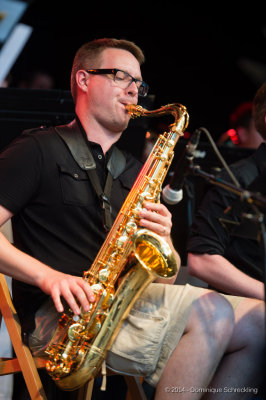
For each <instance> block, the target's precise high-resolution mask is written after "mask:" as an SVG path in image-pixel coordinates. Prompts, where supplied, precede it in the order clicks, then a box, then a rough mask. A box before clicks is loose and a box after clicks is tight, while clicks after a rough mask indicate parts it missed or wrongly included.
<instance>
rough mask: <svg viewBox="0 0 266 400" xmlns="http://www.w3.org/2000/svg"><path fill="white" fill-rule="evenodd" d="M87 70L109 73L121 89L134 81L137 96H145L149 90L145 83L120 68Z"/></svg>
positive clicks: (101, 73)
mask: <svg viewBox="0 0 266 400" xmlns="http://www.w3.org/2000/svg"><path fill="white" fill-rule="evenodd" d="M87 72H88V73H89V74H94V75H105V74H107V75H108V74H111V75H113V77H114V81H115V82H116V83H117V85H118V86H119V87H121V89H127V88H128V87H129V86H130V85H131V83H132V82H135V84H136V86H137V88H138V94H139V96H142V97H145V96H147V93H148V91H149V86H148V85H147V83H145V82H143V81H141V80H140V79H136V78H133V76H131V75H130V74H128V73H127V72H125V71H121V69H116V68H103V69H88V70H87Z"/></svg>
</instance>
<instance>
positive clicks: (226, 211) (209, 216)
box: [187, 173, 238, 255]
mask: <svg viewBox="0 0 266 400" xmlns="http://www.w3.org/2000/svg"><path fill="white" fill-rule="evenodd" d="M221 178H222V179H223V180H226V181H228V182H230V179H229V178H228V176H227V174H225V173H222V174H221ZM236 199H237V196H236V195H235V194H233V193H232V192H230V191H228V190H226V189H223V188H221V187H219V186H212V187H211V188H210V189H209V190H208V191H207V193H206V194H205V196H204V198H203V200H202V202H201V204H200V206H199V208H198V209H197V210H196V213H195V217H194V220H193V223H192V225H191V228H190V232H189V236H188V242H187V251H188V252H191V253H198V254H203V253H207V254H219V255H225V252H226V250H227V248H228V246H229V244H230V240H231V236H230V226H234V224H237V223H238V216H237V215H235V214H234V213H231V212H230V211H231V207H232V206H233V204H234V202H235V201H236Z"/></svg>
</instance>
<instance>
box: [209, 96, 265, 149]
mask: <svg viewBox="0 0 266 400" xmlns="http://www.w3.org/2000/svg"><path fill="white" fill-rule="evenodd" d="M252 106H253V105H252V102H245V103H241V104H239V105H238V106H237V107H236V108H235V109H234V110H233V111H232V113H231V114H230V118H229V126H230V129H228V130H227V131H226V132H224V133H223V134H222V135H221V136H220V137H219V139H218V141H217V144H220V145H226V146H231V147H234V146H236V147H242V148H243V147H246V148H249V149H257V148H258V147H259V145H260V144H261V143H262V142H263V138H262V137H261V135H260V134H259V132H258V131H257V129H256V127H255V123H254V120H253V116H252V108H253V107H252Z"/></svg>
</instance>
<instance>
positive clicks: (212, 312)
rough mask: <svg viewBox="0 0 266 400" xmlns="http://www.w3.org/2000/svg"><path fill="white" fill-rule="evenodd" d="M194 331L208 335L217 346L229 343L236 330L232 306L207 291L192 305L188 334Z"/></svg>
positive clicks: (221, 297)
mask: <svg viewBox="0 0 266 400" xmlns="http://www.w3.org/2000/svg"><path fill="white" fill-rule="evenodd" d="M193 329H195V330H196V331H197V332H200V333H202V334H204V335H207V336H208V338H209V340H211V339H213V341H214V342H215V343H216V344H219V343H228V342H229V340H230V338H231V335H232V333H233V329H234V311H233V308H232V306H231V304H230V303H229V302H228V301H227V300H226V299H225V298H224V297H223V296H221V295H219V294H218V293H215V292H212V291H209V290H206V291H205V292H204V294H203V295H201V296H200V297H199V298H198V299H196V300H195V301H194V302H193V304H192V311H191V315H190V318H189V321H188V324H187V330H186V332H189V331H191V330H193ZM200 333H199V334H200Z"/></svg>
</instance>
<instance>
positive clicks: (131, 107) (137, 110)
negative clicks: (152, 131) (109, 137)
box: [126, 104, 143, 118]
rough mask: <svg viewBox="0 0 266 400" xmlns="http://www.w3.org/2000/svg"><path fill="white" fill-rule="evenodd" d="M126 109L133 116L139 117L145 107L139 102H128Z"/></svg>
mask: <svg viewBox="0 0 266 400" xmlns="http://www.w3.org/2000/svg"><path fill="white" fill-rule="evenodd" d="M126 110H127V112H128V114H129V115H130V116H131V118H137V117H140V116H141V115H142V114H143V108H142V107H141V106H138V105H137V104H127V105H126Z"/></svg>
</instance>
